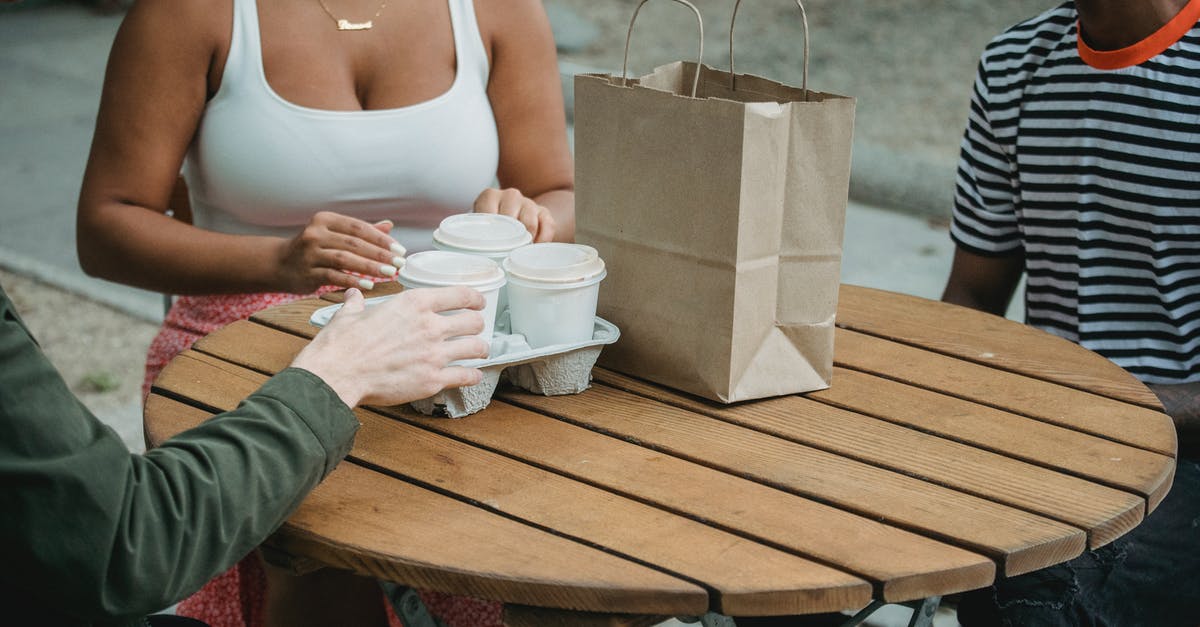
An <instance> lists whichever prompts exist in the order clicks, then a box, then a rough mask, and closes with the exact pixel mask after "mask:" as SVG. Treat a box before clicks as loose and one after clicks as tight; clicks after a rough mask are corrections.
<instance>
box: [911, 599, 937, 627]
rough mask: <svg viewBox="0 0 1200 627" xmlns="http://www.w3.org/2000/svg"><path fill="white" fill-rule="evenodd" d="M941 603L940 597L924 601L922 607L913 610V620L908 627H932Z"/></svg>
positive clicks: (918, 606)
mask: <svg viewBox="0 0 1200 627" xmlns="http://www.w3.org/2000/svg"><path fill="white" fill-rule="evenodd" d="M941 602H942V597H940V596H938V597H929V598H927V599H924V600H922V601H921V603H920V605H917V606H916V607H915V608H913V615H912V620H910V621H908V627H932V625H933V615H934V614H936V613H937V609H938V605H940V604H941Z"/></svg>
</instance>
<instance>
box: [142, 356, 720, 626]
mask: <svg viewBox="0 0 1200 627" xmlns="http://www.w3.org/2000/svg"><path fill="white" fill-rule="evenodd" d="M189 361H190V360H189V358H187V357H186V356H185V357H184V358H183V363H182V367H177V366H171V368H172V372H171V373H170V374H169V375H167V376H166V377H165V378H166V379H167V382H168V383H169V382H170V380H171V379H172V378H173V377H175V376H187V375H188V373H189V371H191V370H192V369H191V368H190V367H189V365H188V363H189ZM172 363H174V362H172ZM213 374H214V373H211V372H208V373H205V375H206V376H210V375H213ZM211 381H213V382H214V383H216V384H219V383H220V381H221V377H214V378H212V379H211ZM222 404H223V405H224V403H222ZM146 412H147V415H148V416H149V417H150V418H151V419H150V420H149V421H148V423H149V424H148V427H149V428H150V433H151V434H152V437H153V442H154V443H155V444H161V443H162V442H163V441H164V440H165V439H166V438H167V437H169V436H171V435H174V434H175V433H178V432H180V431H182V430H184V429H187V428H191V427H193V426H195V425H197V424H200V423H201V422H202V421H204V420H207V419H208V418H209V417H210V414H209V413H208V412H207V411H204V410H201V409H197V408H195V407H191V406H188V405H185V404H182V403H180V402H178V401H175V400H171V399H168V398H164V397H162V396H159V395H157V394H152V395H151V396H150V398H149V399H148V401H147V405H146ZM272 541H273V542H274V543H275V544H276V545H278V546H280V547H282V548H283V549H285V550H287V551H289V552H291V553H294V554H302V555H307V556H310V557H313V558H315V559H319V560H320V561H322V562H324V563H327V564H330V565H332V566H335V567H341V568H347V569H351V570H354V571H357V572H359V573H362V574H365V575H371V576H374V577H378V578H381V579H387V580H391V581H396V582H400V583H403V584H405V585H410V586H415V587H419V588H427V589H433V590H441V591H444V592H454V593H457V594H470V595H474V596H479V597H483V598H489V599H500V600H505V601H513V602H517V603H526V604H542V605H549V606H557V607H563V608H569V609H578V610H590V611H618V612H620V611H626V612H637V611H643V612H655V613H661V614H664V615H675V614H679V613H681V612H682V613H695V612H703V611H705V609H706V608H707V606H708V601H707V594H706V593H705V591H704V590H703V589H702V588H700V587H699V586H696V585H694V584H691V583H688V582H686V581H683V580H680V579H679V578H677V577H672V576H670V575H666V574H664V573H661V572H659V571H656V570H653V569H650V568H646V567H644V566H641V565H638V564H635V563H633V562H630V561H628V560H624V559H621V558H618V557H615V556H613V555H610V554H608V553H605V552H602V551H598V550H596V549H594V548H591V547H588V546H584V545H582V544H579V543H577V542H573V541H571V540H567V539H564V538H561V537H558V536H556V535H553V534H550V533H546V532H544V531H541V530H538V529H535V528H532V527H529V526H527V525H523V524H521V523H518V522H515V521H513V520H510V519H508V518H505V517H503V516H498V515H496V514H493V513H489V512H487V511H485V510H483V509H480V508H477V507H472V506H470V505H467V504H464V503H462V502H459V501H456V500H454V499H450V498H446V497H444V496H442V495H439V494H437V493H435V492H431V491H429V490H426V489H423V488H420V487H417V486H414V485H412V484H410V483H406V482H403V481H397V480H396V479H394V478H391V477H388V476H386V475H383V474H380V473H378V472H373V471H371V470H367V469H366V468H362V467H360V466H356V465H354V464H348V463H342V464H341V465H339V466H338V467H337V468H336V469H335V470H334V471H333V472H332V473H331V474H330V475H329V476H328V477H326V478H325V480H324V481H323V482H322V483H321V484H320V485H319V486H318V487H317V488H316V490H314V491H313V492H312V493H311V494H310V495H309V496H308V498H306V499H305V500H304V502H303V504H301V506H300V508H299V509H298V510H297V511H296V513H295V514H294V515H293V516H292V517H291V518H290V519H289V521H288V522H287V523H286V524H285V525H284V526H283V528H282V529H281V530H280V531H279V532H277V533H276V535H275V536H274V537H273V538H272ZM481 546H486V547H488V550H486V551H481V550H479V547H481ZM580 564H589V565H593V564H594V565H595V567H594V568H593V567H589V568H580Z"/></svg>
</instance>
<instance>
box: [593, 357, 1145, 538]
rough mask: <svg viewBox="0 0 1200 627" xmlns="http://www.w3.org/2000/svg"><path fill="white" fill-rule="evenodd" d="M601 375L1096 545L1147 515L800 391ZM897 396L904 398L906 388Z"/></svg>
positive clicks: (1112, 496) (1048, 474)
mask: <svg viewBox="0 0 1200 627" xmlns="http://www.w3.org/2000/svg"><path fill="white" fill-rule="evenodd" d="M600 378H601V380H604V381H606V382H609V383H611V384H613V385H615V386H617V387H620V388H622V389H626V390H630V391H632V392H636V393H638V394H640V395H641V396H644V397H646V398H653V399H655V400H658V401H662V402H665V403H668V404H670V405H672V406H675V407H680V408H682V409H686V410H688V411H693V412H697V413H700V414H704V415H706V416H710V417H713V418H717V419H719V420H722V421H725V422H729V423H732V424H736V425H739V426H744V427H748V428H753V429H756V430H759V431H761V432H763V433H768V434H770V435H773V436H777V437H782V438H786V439H787V440H789V441H793V442H799V443H802V444H805V445H808V446H814V447H816V448H819V449H821V450H825V451H830V452H833V453H836V454H838V455H844V456H847V457H853V458H856V459H858V460H860V461H864V462H867V463H870V464H872V465H877V466H880V467H883V468H887V469H889V470H894V471H897V472H902V473H904V474H906V475H909V476H912V477H919V478H920V479H922V480H925V481H931V482H935V483H938V484H940V485H943V486H947V487H950V488H953V489H955V490H961V491H963V492H965V493H968V494H973V495H975V496H980V497H982V498H988V499H991V500H994V501H997V502H1000V503H1003V504H1006V505H1010V506H1013V507H1017V508H1020V509H1023V510H1026V511H1030V512H1034V513H1037V514H1040V515H1042V516H1045V517H1047V518H1053V519H1055V520H1059V521H1062V522H1065V523H1067V524H1069V525H1073V526H1077V527H1080V528H1082V529H1091V530H1092V532H1091V534H1090V537H1089V546H1092V547H1096V546H1100V545H1103V544H1107V543H1108V542H1111V541H1112V540H1113V539H1114V538H1116V537H1118V536H1120V535H1122V534H1124V533H1125V532H1126V531H1128V530H1129V529H1132V528H1133V527H1134V526H1135V525H1137V524H1138V523H1139V522H1141V520H1142V517H1143V515H1144V513H1145V500H1144V499H1143V498H1142V497H1140V496H1138V495H1136V494H1132V493H1130V492H1123V491H1119V490H1115V489H1113V488H1109V487H1106V486H1103V485H1100V484H1097V483H1093V482H1090V481H1087V480H1084V479H1080V478H1078V477H1073V476H1069V475H1065V474H1061V473H1058V472H1055V471H1053V470H1050V469H1047V468H1043V467H1041V466H1035V465H1033V464H1029V463H1026V462H1022V461H1019V460H1016V459H1013V458H1011V457H1006V456H1002V455H997V454H996V453H992V452H989V451H985V450H982V449H979V448H975V447H972V446H968V445H965V444H962V443H960V442H955V441H953V440H949V439H945V438H941V437H938V436H936V435H931V434H928V433H924V432H921V431H917V430H914V429H910V428H907V427H904V426H901V425H897V424H894V423H890V422H886V421H882V420H878V419H876V418H872V417H869V416H865V415H862V414H858V413H854V412H850V411H846V410H843V409H838V408H836V407H831V406H829V405H823V404H821V403H817V402H816V401H812V400H808V399H805V398H801V397H797V396H789V397H782V398H775V399H769V400H766V401H760V402H757V403H752V404H744V405H733V406H724V405H720V404H717V403H712V402H708V401H704V400H701V399H697V398H695V397H692V396H685V395H682V394H678V393H674V392H671V391H668V390H663V389H662V388H658V387H654V386H648V385H646V384H644V383H641V382H638V381H636V380H633V379H629V378H628V377H620V375H614V373H609V372H605V373H603V374H601V375H600ZM597 392H598V398H597V399H595V402H596V403H599V404H604V403H608V404H611V405H612V406H613V407H618V408H621V409H622V410H625V411H629V410H631V409H632V408H633V407H634V406H635V405H636V404H637V402H636V399H630V398H627V397H625V396H622V394H623V393H619V392H615V391H608V390H605V389H603V388H599V389H598V390H597ZM895 393H896V394H897V395H899V399H898V402H900V403H904V402H905V400H906V395H905V390H903V389H901V390H896V391H895ZM914 451H920V452H921V453H920V454H919V455H916V454H914V453H913V452H914ZM695 452H696V454H699V455H704V454H706V453H707V451H704V450H696V451H695Z"/></svg>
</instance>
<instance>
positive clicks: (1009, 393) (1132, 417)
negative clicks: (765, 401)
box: [834, 329, 1175, 457]
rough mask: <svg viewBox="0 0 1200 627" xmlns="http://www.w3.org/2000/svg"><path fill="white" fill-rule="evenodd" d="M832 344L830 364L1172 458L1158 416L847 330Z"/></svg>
mask: <svg viewBox="0 0 1200 627" xmlns="http://www.w3.org/2000/svg"><path fill="white" fill-rule="evenodd" d="M834 342H835V351H834V363H835V364H836V365H838V366H841V367H843V368H848V369H851V370H858V371H861V372H867V373H870V374H874V375H878V376H881V377H884V378H888V379H893V380H896V381H900V382H903V383H907V384H909V385H914V386H917V387H922V388H925V389H928V390H934V391H938V392H942V393H944V394H949V395H950V396H956V397H959V398H963V399H967V400H970V401H974V402H977V403H981V404H983V405H988V406H991V407H995V408H997V409H1002V410H1005V411H1009V412H1013V413H1017V414H1021V415H1023V416H1028V417H1030V418H1035V419H1037V420H1042V421H1044V422H1048V423H1051V424H1056V425H1059V426H1062V427H1067V428H1069V429H1074V430H1076V431H1082V432H1084V433H1091V434H1093V435H1097V436H1100V437H1102V438H1107V439H1110V440H1113V441H1115V442H1121V443H1124V444H1128V445H1130V446H1136V447H1138V448H1143V449H1146V450H1148V451H1153V452H1155V453H1161V454H1163V455H1167V456H1170V457H1174V456H1175V427H1174V425H1173V423H1172V422H1171V420H1170V418H1168V417H1167V416H1166V414H1163V413H1162V412H1161V411H1159V410H1154V409H1148V408H1146V407H1142V406H1140V405H1131V404H1129V403H1125V402H1122V401H1117V400H1113V399H1111V398H1106V397H1103V396H1098V395H1096V394H1089V393H1088V392H1082V391H1080V390H1076V389H1073V388H1069V387H1064V386H1061V385H1058V384H1055V383H1048V382H1046V381H1041V380H1038V379H1033V378H1030V377H1026V376H1024V375H1019V374H1013V373H1009V372H1004V371H1000V370H996V369H994V368H989V367H987V366H983V365H980V364H976V363H971V362H968V361H964V360H961V359H956V358H954V357H947V356H945V355H941V354H938V353H934V352H930V351H926V350H922V349H920V348H914V347H912V346H907V345H905V344H898V343H895V342H891V341H888V340H885V339H881V338H878V337H874V336H870V335H864V334H862V333H857V332H855V331H850V330H847V329H838V330H837V334H836V336H835V340H834Z"/></svg>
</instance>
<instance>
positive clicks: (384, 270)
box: [379, 263, 396, 276]
mask: <svg viewBox="0 0 1200 627" xmlns="http://www.w3.org/2000/svg"><path fill="white" fill-rule="evenodd" d="M379 274H382V275H383V276H396V266H389V265H387V264H386V263H385V264H381V265H380V266H379Z"/></svg>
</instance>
